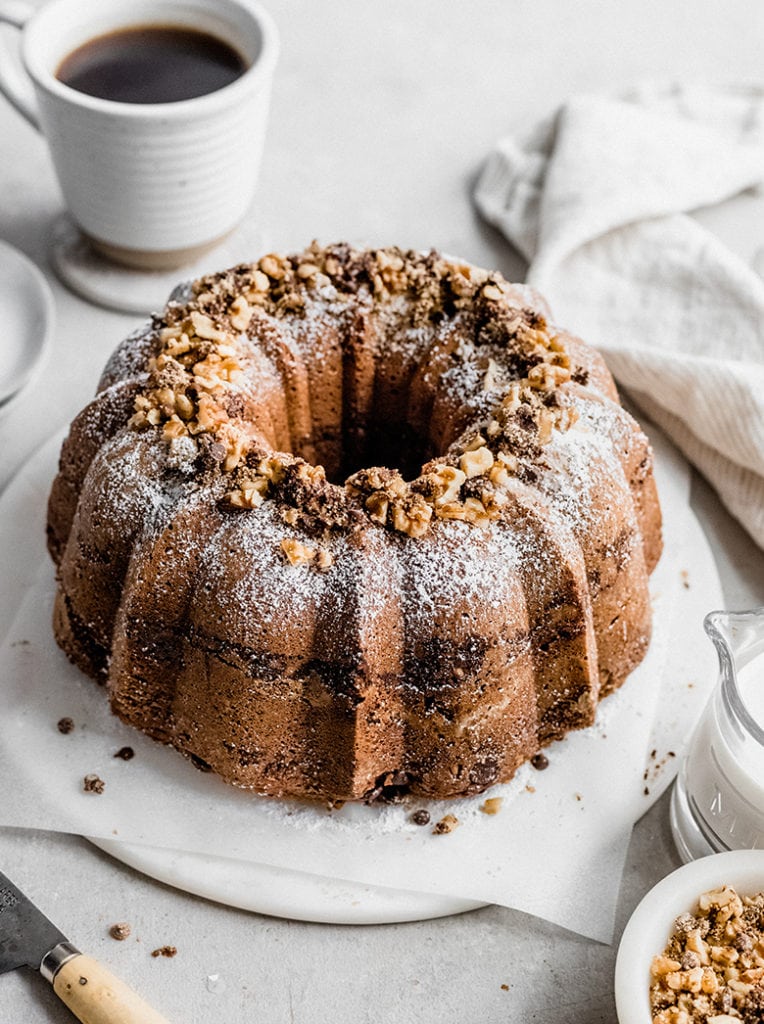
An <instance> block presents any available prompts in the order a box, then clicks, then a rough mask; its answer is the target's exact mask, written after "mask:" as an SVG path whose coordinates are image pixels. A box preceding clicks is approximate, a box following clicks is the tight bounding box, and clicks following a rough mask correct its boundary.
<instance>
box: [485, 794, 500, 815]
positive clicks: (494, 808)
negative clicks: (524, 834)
mask: <svg viewBox="0 0 764 1024" xmlns="http://www.w3.org/2000/svg"><path fill="white" fill-rule="evenodd" d="M503 803H504V798H503V797H500V796H491V797H489V798H488V799H487V800H484V801H483V802H482V804H481V805H480V810H481V811H482V812H483V814H498V813H499V811H500V810H501V805H502V804H503Z"/></svg>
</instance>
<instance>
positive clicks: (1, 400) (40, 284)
mask: <svg viewBox="0 0 764 1024" xmlns="http://www.w3.org/2000/svg"><path fill="white" fill-rule="evenodd" d="M4 260H5V261H8V262H11V263H14V264H15V265H16V267H18V268H19V269H20V270H21V271H22V272H23V273H24V274H25V275H26V276H27V278H28V280H29V282H30V283H31V285H32V290H33V291H34V292H36V294H37V297H38V299H39V303H40V310H41V312H42V318H43V324H44V329H43V332H42V337H41V338H40V339H39V342H38V343H37V346H36V348H35V349H34V351H33V352H32V353H31V359H30V361H29V364H28V366H27V368H26V369H25V370H24V372H23V373H21V374H20V375H19V376H17V377H16V379H15V380H14V381H13V383H12V385H10V386H9V387H7V388H6V390H5V391H2V392H0V416H2V415H5V413H6V412H7V411H8V410H9V409H10V408H11V406H12V405H15V403H16V400H17V399H18V398H20V397H21V394H22V393H23V392H24V391H26V389H27V388H28V386H29V385H30V384H31V383H32V381H33V380H34V379H35V377H36V376H37V374H38V373H39V372H40V370H41V369H42V366H43V364H44V362H45V360H46V359H47V357H48V354H49V352H50V346H51V343H52V340H53V328H54V323H55V308H56V307H55V302H54V299H53V292H52V291H51V288H50V285H49V284H48V282H47V280H46V279H45V275H44V274H43V273H42V271H41V270H40V268H39V267H38V266H37V265H36V264H35V263H33V262H32V260H31V259H30V258H29V257H28V256H27V255H26V254H25V253H23V252H21V250H19V249H17V248H16V247H15V246H13V245H11V244H10V243H9V242H5V241H3V240H0V269H1V265H2V262H3V261H4Z"/></svg>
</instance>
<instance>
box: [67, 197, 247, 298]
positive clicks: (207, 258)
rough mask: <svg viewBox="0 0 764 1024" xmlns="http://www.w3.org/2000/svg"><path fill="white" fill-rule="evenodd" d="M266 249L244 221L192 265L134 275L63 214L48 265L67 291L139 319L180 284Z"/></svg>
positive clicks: (230, 265)
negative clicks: (105, 255) (96, 248)
mask: <svg viewBox="0 0 764 1024" xmlns="http://www.w3.org/2000/svg"><path fill="white" fill-rule="evenodd" d="M265 249H266V245H265V241H264V236H263V233H262V232H261V231H260V230H259V229H258V228H255V227H254V226H253V225H252V224H248V223H247V222H246V221H245V222H244V223H243V224H241V225H240V226H239V227H238V228H237V229H236V230H235V231H234V232H232V233H231V234H230V235H228V237H227V238H225V239H224V240H223V241H222V242H221V243H220V245H218V246H216V247H215V248H214V249H210V250H209V252H206V253H205V254H204V255H203V256H201V257H200V258H199V259H197V260H195V261H194V262H193V263H189V264H187V265H186V266H183V267H176V268H175V269H173V270H137V269H134V268H132V267H123V266H121V265H120V264H118V263H113V262H112V261H111V260H108V259H106V258H105V257H104V256H101V255H100V254H99V253H97V252H96V251H95V249H94V248H93V247H92V246H91V244H90V242H89V241H88V240H87V238H85V236H84V235H83V234H82V233H81V231H80V229H79V228H78V227H77V225H76V224H75V223H74V221H73V220H72V219H71V217H70V216H69V215H68V214H67V213H63V214H61V215H60V216H59V217H57V218H56V220H55V221H54V222H53V225H52V228H51V263H52V265H53V269H54V270H55V271H56V273H57V274H58V276H59V277H60V278H61V280H62V281H63V283H64V284H65V285H66V286H67V287H68V288H71V290H72V291H73V292H75V293H76V294H77V295H80V296H81V297H82V298H83V299H87V301H88V302H94V303H96V304H97V305H99V306H105V307H106V308H107V309H116V310H118V311H119V312H121V313H138V314H140V315H145V314H147V313H154V312H156V311H158V310H161V309H163V308H164V305H165V303H166V302H167V298H168V296H169V294H170V292H171V291H172V290H173V288H174V287H175V286H176V285H177V284H178V282H179V281H181V280H184V279H186V280H193V279H195V278H197V277H202V276H203V275H204V274H209V273H213V272H215V271H217V270H221V269H223V268H225V267H233V266H235V265H236V264H237V263H249V262H251V261H252V260H253V259H254V258H255V257H257V256H259V255H261V254H262V253H263V252H265Z"/></svg>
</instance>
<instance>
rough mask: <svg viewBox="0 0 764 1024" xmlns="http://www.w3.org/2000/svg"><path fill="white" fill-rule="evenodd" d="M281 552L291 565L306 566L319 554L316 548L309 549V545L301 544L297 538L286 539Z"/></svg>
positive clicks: (283, 541)
mask: <svg viewBox="0 0 764 1024" xmlns="http://www.w3.org/2000/svg"><path fill="white" fill-rule="evenodd" d="M281 550H282V551H283V552H284V554H285V555H286V557H287V561H288V562H289V564H290V565H306V564H307V563H308V562H312V561H313V560H314V559H315V557H316V555H317V554H318V552H317V551H316V549H315V548H309V547H308V546H307V544H303V543H301V541H299V540H297V538H296V537H286V538H285V539H284V540H282V542H281Z"/></svg>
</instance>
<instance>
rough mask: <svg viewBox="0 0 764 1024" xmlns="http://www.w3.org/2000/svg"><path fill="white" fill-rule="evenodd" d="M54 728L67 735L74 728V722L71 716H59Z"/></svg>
mask: <svg viewBox="0 0 764 1024" xmlns="http://www.w3.org/2000/svg"><path fill="white" fill-rule="evenodd" d="M56 728H57V729H58V731H59V732H60V733H61V734H62V735H63V736H68V735H69V733H70V732H71V731H72V730H73V729H74V722H73V721H72V720H71V718H59V720H58V722H57V723H56Z"/></svg>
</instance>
